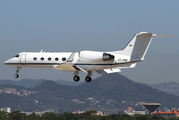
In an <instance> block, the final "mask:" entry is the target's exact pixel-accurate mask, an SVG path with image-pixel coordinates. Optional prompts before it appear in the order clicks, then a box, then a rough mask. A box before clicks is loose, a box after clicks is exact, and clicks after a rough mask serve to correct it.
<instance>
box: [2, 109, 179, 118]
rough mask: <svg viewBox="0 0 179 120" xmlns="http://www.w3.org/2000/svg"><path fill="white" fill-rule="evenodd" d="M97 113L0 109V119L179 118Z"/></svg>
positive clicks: (92, 111)
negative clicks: (39, 112) (26, 112)
mask: <svg viewBox="0 0 179 120" xmlns="http://www.w3.org/2000/svg"><path fill="white" fill-rule="evenodd" d="M96 113H97V111H95V110H91V111H86V112H84V113H82V114H74V113H67V112H65V113H63V114H59V113H53V112H46V113H44V114H42V115H37V114H35V113H32V114H30V115H26V114H25V113H21V112H20V111H13V112H12V113H6V112H4V111H0V120H179V117H173V118H164V117H161V116H155V115H151V114H145V115H141V114H135V115H133V116H130V115H127V114H121V115H117V114H110V115H105V116H97V115H95V114H96Z"/></svg>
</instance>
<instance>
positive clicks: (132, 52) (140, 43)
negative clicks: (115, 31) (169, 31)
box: [122, 32, 153, 60]
mask: <svg viewBox="0 0 179 120" xmlns="http://www.w3.org/2000/svg"><path fill="white" fill-rule="evenodd" d="M152 37H153V34H152V33H148V32H141V33H138V34H136V35H135V36H134V37H133V38H132V40H131V41H130V42H129V44H127V46H126V47H125V48H124V49H123V50H122V54H123V55H126V56H131V59H134V60H136V59H137V60H144V57H145V54H146V52H147V49H148V47H149V45H150V42H151V40H152Z"/></svg>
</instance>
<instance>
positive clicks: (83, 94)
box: [0, 74, 179, 113]
mask: <svg viewBox="0 0 179 120" xmlns="http://www.w3.org/2000/svg"><path fill="white" fill-rule="evenodd" d="M2 86H3V85H1V87H0V89H2ZM5 87H6V88H7V87H8V86H7V85H6V86H5ZM9 87H11V88H13V87H15V86H9ZM20 89H21V90H20ZM12 90H13V89H12ZM13 91H15V90H13ZM18 91H20V93H22V92H24V91H25V94H21V96H19V95H16V94H14V93H13V94H10V93H1V94H0V101H1V102H0V106H2V105H3V107H5V106H9V107H12V109H13V110H16V109H18V106H19V105H20V108H21V110H23V111H34V110H45V109H55V110H57V111H58V112H73V111H75V110H101V111H105V112H106V113H109V112H115V113H117V112H118V111H120V110H124V109H127V108H128V107H133V108H136V109H138V110H141V109H144V108H143V107H142V105H141V104H142V103H143V102H154V103H161V104H162V107H167V108H169V109H171V108H174V107H176V108H179V102H178V101H179V97H178V96H173V95H170V94H167V93H164V92H162V91H160V90H157V89H154V88H151V87H149V86H147V85H143V84H139V83H137V82H133V81H131V80H129V79H128V78H126V77H125V76H122V75H120V74H105V75H102V76H101V77H98V78H96V79H94V80H93V81H92V82H90V83H83V84H80V85H78V86H68V85H61V84H58V83H56V82H54V81H48V80H47V81H43V82H42V83H40V84H39V85H36V86H35V87H33V88H23V87H19V88H18ZM18 91H16V92H17V93H19V92H18ZM31 93H32V94H31Z"/></svg>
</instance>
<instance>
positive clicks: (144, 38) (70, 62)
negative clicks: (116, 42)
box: [4, 32, 164, 82]
mask: <svg viewBox="0 0 179 120" xmlns="http://www.w3.org/2000/svg"><path fill="white" fill-rule="evenodd" d="M154 36H164V35H156V34H152V33H148V32H140V33H138V34H136V35H135V36H134V37H133V38H132V40H131V41H130V42H129V43H128V44H127V46H126V47H125V48H124V49H123V50H119V51H111V52H99V51H87V50H83V51H80V52H53V53H52V52H43V50H42V51H40V52H21V53H18V54H17V55H15V56H14V57H13V58H11V59H9V60H7V61H5V62H4V64H5V65H9V66H12V67H16V68H17V71H16V74H15V75H14V77H15V78H18V77H19V75H18V73H19V71H20V69H21V68H53V69H58V70H64V71H74V77H73V80H74V81H76V82H77V81H79V80H80V77H79V76H78V73H79V71H83V72H85V73H87V76H86V78H85V81H86V82H90V81H91V77H90V76H92V72H93V71H95V72H97V73H99V74H102V73H115V72H120V71H121V70H120V69H123V68H134V67H135V65H136V63H138V62H141V61H143V60H144V57H145V54H146V52H147V49H148V47H149V45H150V42H151V40H152V38H153V37H154Z"/></svg>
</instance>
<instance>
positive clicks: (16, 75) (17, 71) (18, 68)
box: [14, 67, 21, 78]
mask: <svg viewBox="0 0 179 120" xmlns="http://www.w3.org/2000/svg"><path fill="white" fill-rule="evenodd" d="M20 69H21V67H17V70H16V74H15V75H14V77H15V78H18V77H19V74H18V73H19V71H20Z"/></svg>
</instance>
